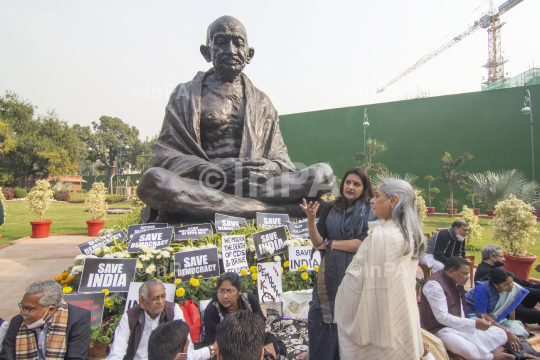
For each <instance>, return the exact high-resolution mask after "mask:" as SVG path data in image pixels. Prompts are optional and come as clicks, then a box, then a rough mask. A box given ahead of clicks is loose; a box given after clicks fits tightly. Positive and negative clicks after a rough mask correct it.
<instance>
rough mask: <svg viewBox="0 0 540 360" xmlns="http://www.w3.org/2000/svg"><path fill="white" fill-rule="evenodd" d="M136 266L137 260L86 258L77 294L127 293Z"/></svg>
mask: <svg viewBox="0 0 540 360" xmlns="http://www.w3.org/2000/svg"><path fill="white" fill-rule="evenodd" d="M136 266H137V259H105V258H86V259H84V267H83V271H82V274H81V281H80V282H79V291H78V292H79V293H85V292H89V293H96V292H101V290H103V289H107V290H109V291H110V292H112V293H113V292H128V290H129V284H131V283H132V282H133V279H134V278H135V267H136Z"/></svg>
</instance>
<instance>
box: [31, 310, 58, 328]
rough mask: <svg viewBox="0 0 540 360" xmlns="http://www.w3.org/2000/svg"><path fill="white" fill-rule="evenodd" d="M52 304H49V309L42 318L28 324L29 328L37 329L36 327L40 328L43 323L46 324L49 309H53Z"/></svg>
mask: <svg viewBox="0 0 540 360" xmlns="http://www.w3.org/2000/svg"><path fill="white" fill-rule="evenodd" d="M51 306H52V305H50V306H49V308H48V309H47V311H45V314H44V315H43V317H42V318H41V319H39V320H38V321H36V322H34V323H32V324H30V325H26V327H27V328H29V329H35V328H38V327H42V326H43V325H45V316H47V314H48V313H49V310H50V309H51Z"/></svg>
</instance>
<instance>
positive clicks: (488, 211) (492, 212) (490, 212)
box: [486, 210, 497, 216]
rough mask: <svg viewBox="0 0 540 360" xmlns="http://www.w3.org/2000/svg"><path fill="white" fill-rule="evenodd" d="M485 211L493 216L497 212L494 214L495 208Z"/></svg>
mask: <svg viewBox="0 0 540 360" xmlns="http://www.w3.org/2000/svg"><path fill="white" fill-rule="evenodd" d="M486 213H487V214H488V216H495V215H497V214H495V210H486Z"/></svg>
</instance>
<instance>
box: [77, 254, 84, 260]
mask: <svg viewBox="0 0 540 360" xmlns="http://www.w3.org/2000/svg"><path fill="white" fill-rule="evenodd" d="M84 259H86V255H83V254H80V255H77V256H75V261H77V260H84Z"/></svg>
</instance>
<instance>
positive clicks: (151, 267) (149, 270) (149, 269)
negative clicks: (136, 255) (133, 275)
mask: <svg viewBox="0 0 540 360" xmlns="http://www.w3.org/2000/svg"><path fill="white" fill-rule="evenodd" d="M154 271H156V265H154V264H150V265H148V267H147V268H146V273H147V274H153V273H154Z"/></svg>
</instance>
